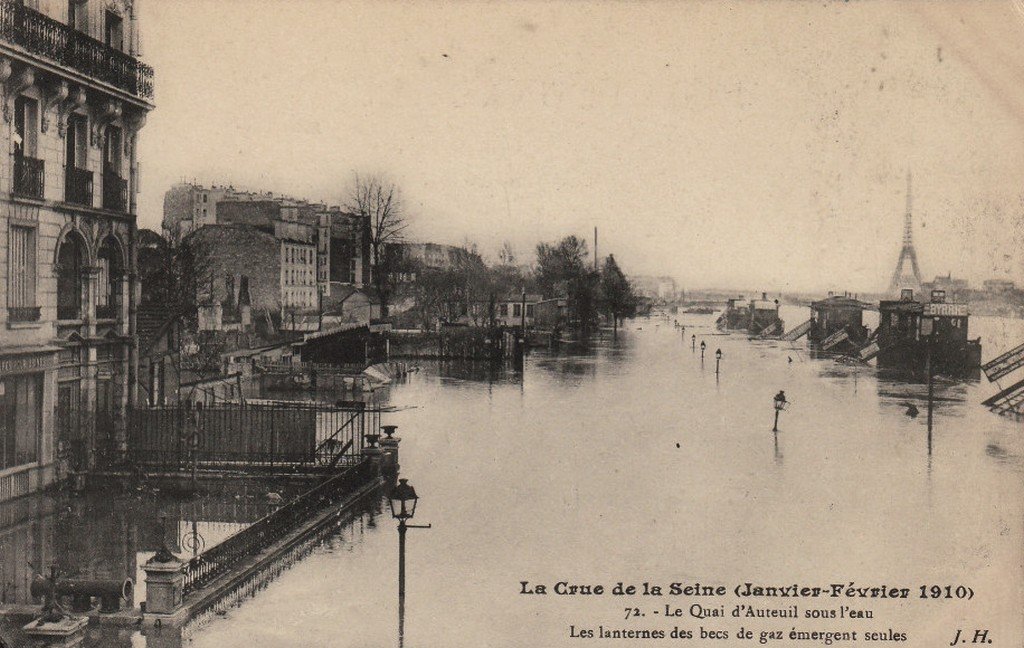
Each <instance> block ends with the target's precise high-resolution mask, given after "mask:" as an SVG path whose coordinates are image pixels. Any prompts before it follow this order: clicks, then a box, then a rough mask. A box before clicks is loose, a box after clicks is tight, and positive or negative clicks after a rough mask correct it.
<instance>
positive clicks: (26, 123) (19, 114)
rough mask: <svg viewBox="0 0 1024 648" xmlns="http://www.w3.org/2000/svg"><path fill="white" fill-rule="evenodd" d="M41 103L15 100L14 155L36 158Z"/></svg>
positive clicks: (22, 98)
mask: <svg viewBox="0 0 1024 648" xmlns="http://www.w3.org/2000/svg"><path fill="white" fill-rule="evenodd" d="M38 120H39V103H38V102H37V101H36V100H35V99H31V98H29V97H21V96H19V97H18V98H17V99H15V100H14V155H15V156H17V157H33V158H34V157H36V145H37V134H38V132H39V128H38V123H39V122H38Z"/></svg>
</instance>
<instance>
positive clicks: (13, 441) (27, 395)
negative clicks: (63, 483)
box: [0, 374, 43, 470]
mask: <svg viewBox="0 0 1024 648" xmlns="http://www.w3.org/2000/svg"><path fill="white" fill-rule="evenodd" d="M42 421H43V375H42V374H29V375H26V376H13V377H10V378H4V379H3V380H0V445H2V446H3V447H2V448H0V470H2V469H6V468H13V467H15V466H24V465H26V464H31V463H35V462H36V461H38V457H39V453H38V448H39V434H40V431H41V429H42Z"/></svg>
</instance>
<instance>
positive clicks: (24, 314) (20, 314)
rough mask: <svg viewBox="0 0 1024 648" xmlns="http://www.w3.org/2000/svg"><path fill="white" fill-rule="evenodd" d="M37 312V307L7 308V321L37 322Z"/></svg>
mask: <svg viewBox="0 0 1024 648" xmlns="http://www.w3.org/2000/svg"><path fill="white" fill-rule="evenodd" d="M39 310H40V309H39V306H9V307H8V308H7V321H9V322H38V321H39Z"/></svg>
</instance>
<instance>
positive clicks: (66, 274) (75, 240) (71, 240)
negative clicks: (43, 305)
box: [57, 232, 85, 320]
mask: <svg viewBox="0 0 1024 648" xmlns="http://www.w3.org/2000/svg"><path fill="white" fill-rule="evenodd" d="M84 256H85V243H84V242H83V240H82V236H81V235H80V234H78V233H77V232H71V233H69V234H68V235H67V237H65V239H64V241H63V242H62V243H61V245H60V250H59V252H58V253H57V319H62V320H71V319H79V318H81V317H82V268H83V265H84V261H85V259H84Z"/></svg>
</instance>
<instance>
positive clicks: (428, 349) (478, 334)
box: [389, 327, 515, 360]
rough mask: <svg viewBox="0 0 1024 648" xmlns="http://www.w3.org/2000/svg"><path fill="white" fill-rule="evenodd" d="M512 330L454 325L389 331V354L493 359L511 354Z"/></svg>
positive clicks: (439, 357) (411, 356)
mask: <svg viewBox="0 0 1024 648" xmlns="http://www.w3.org/2000/svg"><path fill="white" fill-rule="evenodd" d="M514 346H515V333H514V332H512V331H511V330H510V329H484V328H468V327H467V328H458V329H451V330H447V331H440V332H434V331H424V332H415V333H407V332H393V333H392V334H391V336H390V349H389V350H390V356H391V357H392V358H436V359H442V360H493V359H501V358H504V357H511V356H512V354H513V352H514Z"/></svg>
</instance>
